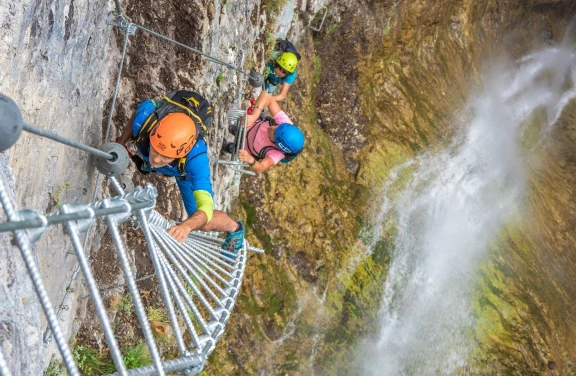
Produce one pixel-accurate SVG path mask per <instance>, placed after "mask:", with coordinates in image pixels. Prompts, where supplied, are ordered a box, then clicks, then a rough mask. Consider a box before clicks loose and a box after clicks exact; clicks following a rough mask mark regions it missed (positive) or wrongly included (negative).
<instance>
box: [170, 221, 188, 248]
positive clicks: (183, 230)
mask: <svg viewBox="0 0 576 376" xmlns="http://www.w3.org/2000/svg"><path fill="white" fill-rule="evenodd" d="M191 231H192V229H191V228H190V226H188V225H187V224H185V223H180V224H179V225H176V226H172V227H170V228H169V229H168V235H170V236H172V237H173V238H174V239H176V241H177V242H178V243H184V240H186V238H187V237H188V234H189V233H190V232H191Z"/></svg>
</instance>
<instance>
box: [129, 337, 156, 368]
mask: <svg viewBox="0 0 576 376" xmlns="http://www.w3.org/2000/svg"><path fill="white" fill-rule="evenodd" d="M122 353H123V354H124V356H123V359H124V364H126V368H128V369H131V368H138V367H143V366H147V365H148V364H151V363H152V357H151V356H150V352H149V351H148V347H147V346H146V344H145V343H144V342H143V343H139V344H137V345H136V346H131V347H128V348H124V349H122Z"/></svg>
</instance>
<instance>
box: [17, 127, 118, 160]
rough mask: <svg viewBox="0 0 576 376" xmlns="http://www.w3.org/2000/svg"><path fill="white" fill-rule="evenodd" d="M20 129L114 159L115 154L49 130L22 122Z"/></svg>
mask: <svg viewBox="0 0 576 376" xmlns="http://www.w3.org/2000/svg"><path fill="white" fill-rule="evenodd" d="M22 129H24V130H25V131H26V132H30V133H33V134H35V135H38V136H40V137H46V138H49V139H51V140H53V141H56V142H59V143H61V144H64V145H68V146H71V147H73V148H76V149H80V150H83V151H86V152H88V153H90V154H94V155H96V156H99V157H102V158H105V159H108V160H115V159H116V156H114V155H112V154H110V153H106V152H104V151H102V150H98V149H96V148H93V147H90V146H87V145H84V144H81V143H79V142H76V141H72V140H69V139H67V138H65V137H62V136H59V135H57V134H55V133H52V132H50V131H47V130H44V129H39V128H36V127H35V126H33V125H30V124H26V123H24V124H23V128H22Z"/></svg>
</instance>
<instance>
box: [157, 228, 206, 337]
mask: <svg viewBox="0 0 576 376" xmlns="http://www.w3.org/2000/svg"><path fill="white" fill-rule="evenodd" d="M162 231H164V230H162ZM152 233H153V234H154V237H155V238H156V239H157V240H159V243H161V244H162V246H163V247H162V248H163V249H164V251H165V252H164V253H165V254H166V255H167V256H168V258H169V259H170V261H171V262H172V264H173V265H174V266H176V268H177V269H178V271H179V272H180V274H182V277H184V280H185V281H186V283H188V285H189V286H190V288H192V290H193V291H194V293H195V294H196V296H197V297H198V299H200V302H201V303H202V305H203V306H204V308H206V309H207V310H208V312H210V314H211V315H215V313H214V310H213V309H212V307H211V306H210V304H209V303H208V301H207V300H206V298H204V295H202V292H201V291H200V290H199V289H198V287H196V284H195V283H194V282H193V281H192V280H191V279H190V277H189V276H188V275H187V274H186V273H185V272H184V271H182V268H181V267H180V265H178V264H177V263H175V262H174V259H173V256H172V255H171V253H170V252H166V248H167V245H166V243H165V242H164V240H163V239H162V238H161V237H159V236H158V230H156V229H154V228H152ZM190 308H192V311H193V312H194V315H196V318H197V319H198V321H200V325H201V326H202V329H203V330H204V331H205V332H206V333H209V330H208V327H207V326H206V324H205V323H204V322H203V321H204V320H203V318H202V315H200V312H199V311H198V308H196V305H195V304H193V305H192V306H191V307H190Z"/></svg>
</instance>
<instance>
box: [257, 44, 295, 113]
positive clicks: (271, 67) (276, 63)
mask: <svg viewBox="0 0 576 376" xmlns="http://www.w3.org/2000/svg"><path fill="white" fill-rule="evenodd" d="M278 46H279V47H278ZM298 60H300V55H299V54H298V52H297V51H296V49H295V48H294V46H293V45H292V43H290V42H288V41H287V40H280V41H279V42H278V44H277V52H276V57H274V58H272V59H271V60H270V61H268V62H267V63H266V71H265V72H264V78H265V82H264V90H265V91H267V92H268V93H270V94H272V93H274V91H275V90H276V88H277V87H278V85H280V84H281V89H280V93H279V94H278V95H276V96H273V97H272V98H274V100H275V101H277V102H280V101H283V100H284V98H286V94H288V90H290V86H292V84H293V83H294V81H295V80H296V66H297V65H298Z"/></svg>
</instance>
